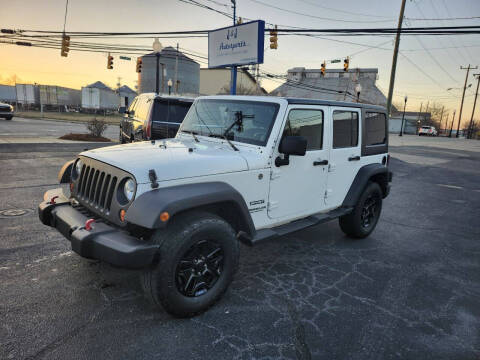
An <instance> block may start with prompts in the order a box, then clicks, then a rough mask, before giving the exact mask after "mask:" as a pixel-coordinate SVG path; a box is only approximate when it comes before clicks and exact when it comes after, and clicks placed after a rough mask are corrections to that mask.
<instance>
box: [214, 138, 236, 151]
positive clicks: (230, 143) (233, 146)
mask: <svg viewBox="0 0 480 360" xmlns="http://www.w3.org/2000/svg"><path fill="white" fill-rule="evenodd" d="M208 137H214V138H220V139H224V140H226V141H227V142H228V145H230V146H231V147H232V149H233V150H235V151H239V150H238V148H237V147H236V146H235V145H234V144H233V143H232V142H231V141H230V139H229V138H228V137H226V136H225V135H222V134H210V135H208Z"/></svg>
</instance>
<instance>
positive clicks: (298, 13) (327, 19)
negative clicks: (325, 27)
mask: <svg viewBox="0 0 480 360" xmlns="http://www.w3.org/2000/svg"><path fill="white" fill-rule="evenodd" d="M250 1H252V2H254V3H257V4H260V5H263V6H267V7H270V8H273V9H277V10H280V11H284V12H287V13H289V14H296V15H300V16H305V17H309V18H312V19H320V20H324V21H336V22H348V23H372V22H376V23H378V22H391V20H345V19H332V18H327V17H321V16H316V15H311V14H305V13H302V12H299V11H294V10H290V9H285V8H281V7H279V6H275V5H270V4H267V3H264V2H263V1H260V0H250Z"/></svg>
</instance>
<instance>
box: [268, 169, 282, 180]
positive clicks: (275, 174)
mask: <svg viewBox="0 0 480 360" xmlns="http://www.w3.org/2000/svg"><path fill="white" fill-rule="evenodd" d="M280 176H281V172H280V170H272V172H271V173H270V180H274V179H278V178H279V177H280Z"/></svg>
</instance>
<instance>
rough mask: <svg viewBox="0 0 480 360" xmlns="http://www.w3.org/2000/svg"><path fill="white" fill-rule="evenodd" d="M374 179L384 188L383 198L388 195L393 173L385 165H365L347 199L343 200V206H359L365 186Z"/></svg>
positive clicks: (354, 181)
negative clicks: (358, 202)
mask: <svg viewBox="0 0 480 360" xmlns="http://www.w3.org/2000/svg"><path fill="white" fill-rule="evenodd" d="M372 178H374V179H375V181H377V182H378V183H379V185H380V187H381V188H382V191H383V197H386V196H387V195H388V191H389V184H388V183H389V182H390V181H391V179H392V173H391V172H390V171H389V170H388V168H387V167H386V166H385V165H382V164H379V163H375V164H369V165H365V166H363V167H361V168H360V170H358V172H357V175H356V176H355V179H354V180H353V182H352V185H351V186H350V189H349V190H348V193H347V195H346V196H345V199H344V200H343V204H342V206H346V207H353V206H355V205H356V204H357V201H358V199H359V198H360V195H362V193H363V190H364V189H365V186H367V183H368V181H369V180H370V179H372Z"/></svg>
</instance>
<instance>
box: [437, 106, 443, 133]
mask: <svg viewBox="0 0 480 360" xmlns="http://www.w3.org/2000/svg"><path fill="white" fill-rule="evenodd" d="M444 109H445V106H442V113H441V115H440V125H438V134H440V132H441V131H442V120H443V110H444Z"/></svg>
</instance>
